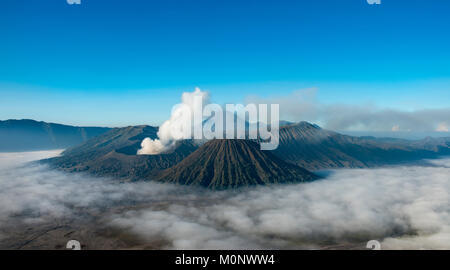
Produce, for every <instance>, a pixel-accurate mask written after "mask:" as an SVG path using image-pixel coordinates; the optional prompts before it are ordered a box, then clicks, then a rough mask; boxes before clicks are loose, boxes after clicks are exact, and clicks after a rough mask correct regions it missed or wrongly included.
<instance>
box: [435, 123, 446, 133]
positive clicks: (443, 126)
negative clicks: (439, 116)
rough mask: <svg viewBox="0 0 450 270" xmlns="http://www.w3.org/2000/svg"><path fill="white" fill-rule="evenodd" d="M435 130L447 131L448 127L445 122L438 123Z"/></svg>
mask: <svg viewBox="0 0 450 270" xmlns="http://www.w3.org/2000/svg"><path fill="white" fill-rule="evenodd" d="M436 131H438V132H449V127H448V125H447V123H444V122H442V123H439V125H438V127H437V128H436Z"/></svg>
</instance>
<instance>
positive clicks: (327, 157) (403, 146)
mask: <svg viewBox="0 0 450 270" xmlns="http://www.w3.org/2000/svg"><path fill="white" fill-rule="evenodd" d="M449 147H450V138H436V139H434V138H428V139H425V140H420V141H409V140H398V139H386V138H382V139H377V138H373V137H372V138H370V137H353V136H347V135H342V134H339V133H336V132H333V131H329V130H325V129H322V128H320V127H319V126H317V125H312V124H310V123H307V122H300V123H297V124H291V125H287V126H283V127H281V128H280V144H279V147H278V148H277V149H276V150H274V154H275V155H277V156H278V157H280V158H282V159H283V160H285V161H288V162H291V163H293V164H297V165H299V166H301V167H304V168H306V169H309V170H320V169H329V168H364V167H372V166H379V165H386V164H393V163H399V162H407V161H414V160H419V159H424V158H436V157H438V156H439V155H448V154H450V148H449Z"/></svg>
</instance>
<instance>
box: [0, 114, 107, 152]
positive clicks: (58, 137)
mask: <svg viewBox="0 0 450 270" xmlns="http://www.w3.org/2000/svg"><path fill="white" fill-rule="evenodd" d="M108 130H110V128H102V127H74V126H67V125H60V124H53V123H46V122H38V121H34V120H6V121H0V152H15V151H33V150H50V149H64V148H67V147H71V146H75V145H78V144H81V143H82V142H85V141H87V140H89V139H90V138H93V137H95V136H97V135H100V134H102V133H105V132H107V131H108Z"/></svg>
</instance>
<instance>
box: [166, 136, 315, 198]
mask: <svg viewBox="0 0 450 270" xmlns="http://www.w3.org/2000/svg"><path fill="white" fill-rule="evenodd" d="M317 178H318V177H317V176H316V175H315V174H313V173H311V172H309V171H307V170H305V169H303V168H300V167H298V166H296V165H293V164H289V163H287V162H285V161H283V160H281V159H279V158H278V157H276V156H275V155H273V154H272V153H270V151H261V150H260V146H259V144H257V143H256V142H253V141H249V140H212V141H209V142H207V143H205V144H204V145H203V146H201V147H200V148H199V149H197V150H196V151H195V152H193V153H192V154H190V155H189V156H188V157H186V158H185V159H184V160H182V161H181V162H180V163H178V164H177V165H175V166H173V167H171V168H169V169H166V170H164V171H162V173H161V174H160V176H159V177H158V178H157V180H158V181H161V182H166V183H174V184H180V185H193V186H203V187H207V188H210V189H229V188H238V187H241V186H252V185H267V184H275V183H298V182H306V181H312V180H315V179H317Z"/></svg>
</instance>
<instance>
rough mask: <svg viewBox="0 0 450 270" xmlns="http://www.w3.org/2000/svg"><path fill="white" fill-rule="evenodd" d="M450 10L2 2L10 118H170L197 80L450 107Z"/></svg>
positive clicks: (413, 106)
mask: <svg viewBox="0 0 450 270" xmlns="http://www.w3.org/2000/svg"><path fill="white" fill-rule="evenodd" d="M449 12H450V1H447V0H433V1H429V0H409V1H406V0H395V1H394V0H383V1H382V4H381V5H368V4H367V3H366V1H365V0H345V1H344V0H342V1H337V0H308V1H280V0H278V1H264V0H257V1H256V0H255V1H250V0H245V1H244V0H226V1H225V0H215V1H212V0H204V1H197V0H177V1H175V0H164V1H163V0H158V1H156V0H155V1H143V0H142V1H138V0H127V1H125V0H108V1H106V0H104V1H102V0H97V1H94V0H82V3H81V5H68V4H67V3H66V1H65V0H48V1H32V0H28V1H26V0H2V1H1V2H0V41H1V42H0V95H1V96H0V120H4V119H8V118H33V119H38V120H44V121H53V122H62V123H68V124H79V125H109V126H122V125H128V124H143V123H150V124H159V123H160V122H161V121H162V120H164V119H165V118H167V117H168V115H169V113H170V109H171V107H172V105H173V104H175V103H177V102H178V101H179V97H180V94H181V92H182V91H187V90H193V89H194V87H195V86H199V87H200V88H202V89H206V90H209V91H210V93H211V96H212V99H213V101H215V102H218V103H225V102H234V103H239V102H243V101H244V100H245V98H246V97H247V96H248V95H260V96H263V97H272V96H277V95H289V94H290V93H291V92H292V91H294V90H298V89H303V88H312V87H315V88H317V89H318V92H317V99H318V100H319V101H320V102H321V103H325V104H332V103H346V104H350V105H351V104H362V103H366V102H370V103H374V104H377V106H380V107H383V108H384V107H388V108H394V109H398V110H404V111H411V110H417V109H424V108H427V109H441V108H448V107H449V105H448V104H450V33H449V32H450V16H448V14H449ZM299 118H301V116H300V117H299Z"/></svg>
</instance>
